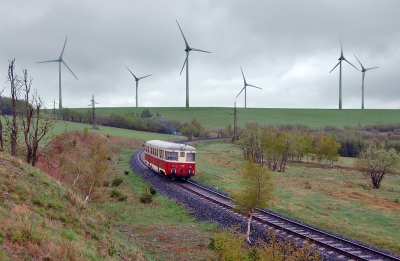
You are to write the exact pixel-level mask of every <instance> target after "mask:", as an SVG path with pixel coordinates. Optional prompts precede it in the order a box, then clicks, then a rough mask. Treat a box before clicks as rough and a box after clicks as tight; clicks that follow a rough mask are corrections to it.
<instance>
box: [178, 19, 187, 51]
mask: <svg viewBox="0 0 400 261" xmlns="http://www.w3.org/2000/svg"><path fill="white" fill-rule="evenodd" d="M175 21H176V23H177V24H178V27H179V30H180V31H181V34H182V36H183V40H185V45H186V48H189V44H188V42H187V41H186V38H185V35H184V34H183V32H182V29H181V27H180V25H179V23H178V20H175Z"/></svg>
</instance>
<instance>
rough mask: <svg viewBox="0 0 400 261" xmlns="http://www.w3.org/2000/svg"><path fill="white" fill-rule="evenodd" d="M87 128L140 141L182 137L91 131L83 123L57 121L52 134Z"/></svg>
mask: <svg viewBox="0 0 400 261" xmlns="http://www.w3.org/2000/svg"><path fill="white" fill-rule="evenodd" d="M85 127H86V128H88V131H89V132H92V133H97V134H103V135H106V136H107V135H110V136H118V137H121V138H137V139H142V140H157V139H159V140H168V141H172V140H177V139H182V136H177V135H167V134H160V133H154V132H145V131H135V130H127V129H120V128H114V127H107V126H99V128H98V129H93V128H92V125H89V124H84V123H76V122H69V121H68V122H66V121H58V122H57V123H56V124H55V126H54V129H53V132H54V134H61V133H63V132H64V131H65V130H66V131H83V129H84V128H85Z"/></svg>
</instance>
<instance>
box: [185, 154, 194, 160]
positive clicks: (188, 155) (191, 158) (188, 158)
mask: <svg viewBox="0 0 400 261" xmlns="http://www.w3.org/2000/svg"><path fill="white" fill-rule="evenodd" d="M195 155H196V153H186V161H190V162H194V159H195Z"/></svg>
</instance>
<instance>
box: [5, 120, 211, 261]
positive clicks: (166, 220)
mask: <svg viewBox="0 0 400 261" xmlns="http://www.w3.org/2000/svg"><path fill="white" fill-rule="evenodd" d="M85 126H87V125H83V124H70V123H68V128H67V130H70V129H73V130H74V129H75V130H79V129H81V130H80V133H76V134H71V135H70V136H68V140H66V142H67V144H72V142H71V141H72V139H74V140H76V146H75V145H74V146H72V145H71V146H69V147H67V146H65V147H64V149H63V157H67V158H68V157H69V158H71V159H74V156H73V155H74V153H77V152H78V150H79V151H80V152H81V153H87V149H88V148H89V147H90V146H92V145H93V142H95V141H96V140H99V138H100V140H105V139H107V142H103V144H104V146H106V148H107V149H108V150H109V151H110V156H111V160H110V166H109V170H108V171H107V177H106V179H107V180H108V181H109V184H110V185H109V186H107V187H103V186H102V187H97V188H96V190H95V191H94V192H93V193H92V195H91V196H90V198H89V201H90V203H85V202H84V201H83V199H84V197H85V195H83V194H82V193H81V192H79V191H77V190H75V189H74V188H72V186H71V182H69V180H71V178H72V179H74V178H75V175H76V174H75V175H74V176H73V177H65V176H63V178H62V179H60V180H56V179H54V178H52V177H50V176H48V175H47V174H44V173H42V172H41V171H40V170H38V169H37V168H32V167H30V166H28V165H26V164H25V163H24V162H23V160H21V159H18V158H17V159H14V158H11V157H10V156H9V155H8V154H3V153H1V154H0V162H1V165H2V166H1V168H0V180H1V190H2V193H3V198H2V202H1V204H0V216H1V218H0V260H25V259H27V260H30V259H32V258H37V259H40V260H42V259H45V258H48V259H46V260H121V257H122V258H124V259H125V260H128V258H131V259H132V260H144V259H143V258H142V257H144V258H146V260H188V259H190V260H204V259H206V257H207V256H208V255H209V254H210V252H209V250H208V243H209V238H210V237H212V235H213V233H214V232H215V229H216V226H215V225H211V224H208V223H199V222H196V221H195V220H194V219H193V218H192V217H191V216H190V213H188V212H187V211H186V210H185V209H184V208H183V207H182V206H179V205H177V204H175V203H174V202H172V201H171V200H168V199H166V198H164V197H162V196H160V195H156V196H155V197H153V202H152V203H150V204H147V205H144V204H143V203H140V201H139V197H140V195H141V194H142V193H143V192H144V191H145V190H146V189H148V185H147V184H146V183H145V182H143V180H142V179H141V178H140V177H139V176H137V175H133V174H132V172H131V171H130V169H129V165H128V162H129V158H130V156H131V155H132V153H133V152H134V151H135V150H137V149H139V148H141V147H142V144H143V143H144V141H145V140H147V139H168V136H166V135H158V134H154V133H140V132H134V131H129V130H121V129H116V128H106V127H100V130H91V129H89V132H91V133H93V134H90V135H89V138H88V139H87V140H86V141H85V140H82V139H81V137H82V129H83V128H84V127H85ZM56 127H57V128H56V129H55V132H58V131H62V130H64V128H65V124H63V123H58V124H57V126H56ZM107 134H108V135H110V138H107ZM114 135H119V136H122V137H131V138H132V137H133V136H140V137H141V138H142V139H143V140H142V139H140V140H137V139H129V140H125V139H119V138H115V137H112V136H114ZM97 137H98V138H97ZM70 139H71V140H70ZM70 147H71V148H73V150H74V151H70ZM65 153H68V154H69V155H65ZM59 158H61V155H58V153H57V152H54V153H52V154H51V155H49V160H52V162H53V164H54V166H57V164H58V162H59ZM69 164H74V162H72V161H69ZM70 166H72V165H70ZM126 173H128V175H126ZM64 175H65V174H64ZM115 178H122V179H123V182H122V184H121V185H119V186H118V187H112V185H111V184H112V180H113V179H115ZM113 190H117V191H118V192H119V193H122V194H123V195H124V196H126V200H125V201H119V200H118V199H116V198H111V197H110V195H111V191H113ZM119 255H120V256H121V257H120V256H119Z"/></svg>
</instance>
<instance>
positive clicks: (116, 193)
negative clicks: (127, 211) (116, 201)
mask: <svg viewBox="0 0 400 261" xmlns="http://www.w3.org/2000/svg"><path fill="white" fill-rule="evenodd" d="M121 196H122V193H121V192H119V191H118V190H115V189H113V190H112V191H111V193H110V197H111V198H119V197H121Z"/></svg>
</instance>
